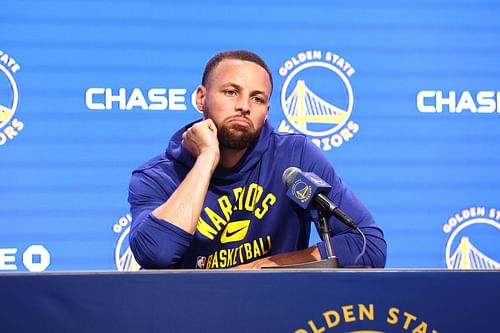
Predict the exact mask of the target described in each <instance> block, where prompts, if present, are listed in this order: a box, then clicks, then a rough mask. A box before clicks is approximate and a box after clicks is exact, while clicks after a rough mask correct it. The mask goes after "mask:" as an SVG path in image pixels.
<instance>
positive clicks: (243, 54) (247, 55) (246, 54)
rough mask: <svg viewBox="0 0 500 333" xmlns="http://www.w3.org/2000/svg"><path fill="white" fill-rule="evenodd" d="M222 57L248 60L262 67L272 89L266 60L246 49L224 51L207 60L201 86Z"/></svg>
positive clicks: (271, 79) (271, 78)
mask: <svg viewBox="0 0 500 333" xmlns="http://www.w3.org/2000/svg"><path fill="white" fill-rule="evenodd" d="M224 59H237V60H244V61H250V62H253V63H255V64H257V65H259V66H260V67H262V68H264V69H265V71H266V72H267V74H268V75H269V80H270V81H271V90H272V88H273V75H272V74H271V71H270V70H269V67H268V66H267V64H266V62H265V61H264V59H262V58H261V57H260V56H259V55H257V54H256V53H254V52H251V51H247V50H231V51H224V52H221V53H218V54H216V55H215V56H213V57H212V58H211V59H210V60H209V61H208V62H207V65H206V66H205V70H204V71H203V77H202V79H201V84H202V85H203V86H206V85H207V81H208V78H209V76H210V74H211V73H212V72H213V71H214V69H215V67H217V65H218V64H219V63H220V62H221V61H222V60H224Z"/></svg>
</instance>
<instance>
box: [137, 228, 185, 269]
mask: <svg viewBox="0 0 500 333" xmlns="http://www.w3.org/2000/svg"><path fill="white" fill-rule="evenodd" d="M129 244H130V249H131V251H132V253H133V255H134V258H135V260H136V261H137V263H138V264H139V265H140V266H141V267H142V268H145V269H162V268H175V266H176V264H177V261H178V260H176V258H174V256H172V255H171V253H169V251H168V250H167V249H165V246H162V243H161V242H158V241H157V240H155V239H154V238H152V237H149V235H148V234H147V233H144V232H142V231H141V230H140V228H139V229H136V230H134V232H132V231H131V233H130V235H129ZM178 259H179V258H178Z"/></svg>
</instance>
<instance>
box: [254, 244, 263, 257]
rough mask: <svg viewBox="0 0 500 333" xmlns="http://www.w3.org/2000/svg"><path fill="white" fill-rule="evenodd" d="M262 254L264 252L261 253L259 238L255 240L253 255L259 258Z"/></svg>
mask: <svg viewBox="0 0 500 333" xmlns="http://www.w3.org/2000/svg"><path fill="white" fill-rule="evenodd" d="M261 255H262V253H260V249H259V244H257V240H255V239H254V240H253V257H254V258H258V257H260V256H261Z"/></svg>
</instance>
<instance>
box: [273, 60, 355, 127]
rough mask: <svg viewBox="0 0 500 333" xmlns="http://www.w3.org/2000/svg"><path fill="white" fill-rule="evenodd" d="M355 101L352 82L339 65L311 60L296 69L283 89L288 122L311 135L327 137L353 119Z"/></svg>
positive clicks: (287, 79) (282, 101)
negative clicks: (351, 116)
mask: <svg viewBox="0 0 500 333" xmlns="http://www.w3.org/2000/svg"><path fill="white" fill-rule="evenodd" d="M353 104H354V96H353V91H352V86H351V83H350V82H349V80H348V78H347V76H346V75H345V73H344V72H343V71H342V70H341V69H339V68H338V67H337V66H335V65H333V64H331V63H327V62H323V61H311V62H306V63H303V64H301V65H299V66H297V67H296V68H294V69H293V70H292V71H291V72H290V74H288V76H287V77H286V79H285V81H284V83H283V88H282V90H281V106H282V108H283V113H284V114H285V117H286V118H287V120H288V122H289V123H290V124H291V125H292V126H293V127H294V128H295V129H296V130H298V131H299V132H301V133H304V134H306V135H310V136H327V135H330V134H332V133H335V132H337V131H339V130H340V129H341V128H342V127H344V125H345V124H346V123H347V121H348V120H349V117H350V115H351V112H352V109H353Z"/></svg>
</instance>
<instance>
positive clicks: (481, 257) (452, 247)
mask: <svg viewBox="0 0 500 333" xmlns="http://www.w3.org/2000/svg"><path fill="white" fill-rule="evenodd" d="M479 224H484V225H489V226H491V227H493V228H494V229H496V234H497V235H498V231H499V230H500V224H499V223H498V222H496V221H492V220H490V219H486V218H477V219H472V220H470V221H467V222H465V223H462V224H461V225H460V226H459V227H458V228H456V229H455V230H454V231H453V233H452V234H451V235H450V238H449V239H448V242H447V244H446V267H447V268H451V269H500V264H499V263H498V262H497V261H495V259H493V258H492V256H494V255H495V253H491V252H490V251H486V250H483V251H481V250H479V249H478V248H477V247H476V246H475V245H474V238H472V236H467V234H468V231H469V232H470V230H467V229H468V228H472V227H474V226H475V227H477V226H478V225H479ZM491 231H493V230H491ZM476 239H477V240H478V241H479V240H480V239H479V238H478V237H477V236H476ZM483 242H484V241H483ZM457 244H458V245H457Z"/></svg>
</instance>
